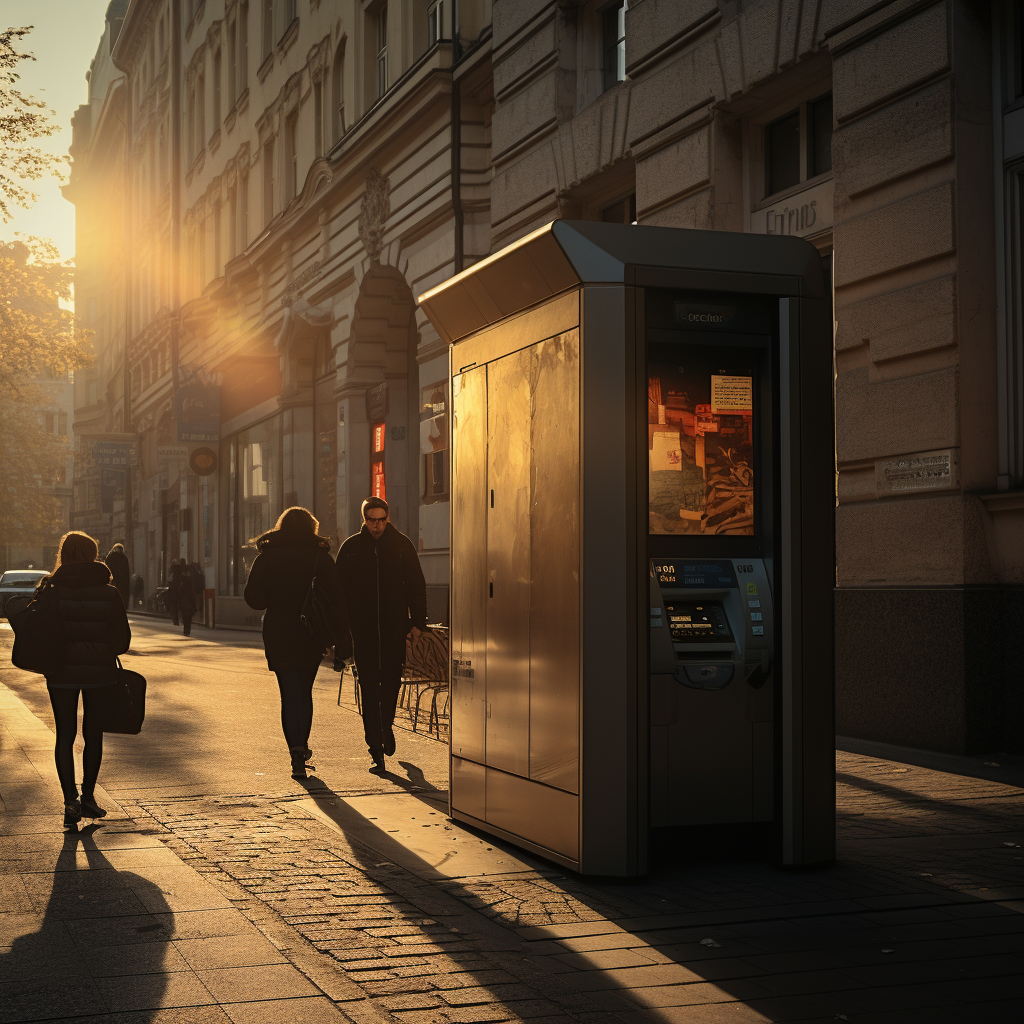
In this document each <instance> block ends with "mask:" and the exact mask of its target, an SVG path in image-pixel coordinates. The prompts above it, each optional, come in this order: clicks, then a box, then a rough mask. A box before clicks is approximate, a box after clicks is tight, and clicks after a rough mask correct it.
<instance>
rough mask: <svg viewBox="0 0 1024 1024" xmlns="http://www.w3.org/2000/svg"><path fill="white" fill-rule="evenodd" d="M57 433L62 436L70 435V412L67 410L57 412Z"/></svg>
mask: <svg viewBox="0 0 1024 1024" xmlns="http://www.w3.org/2000/svg"><path fill="white" fill-rule="evenodd" d="M57 433H58V434H60V436H61V437H67V436H68V414H67V413H66V412H59V413H57Z"/></svg>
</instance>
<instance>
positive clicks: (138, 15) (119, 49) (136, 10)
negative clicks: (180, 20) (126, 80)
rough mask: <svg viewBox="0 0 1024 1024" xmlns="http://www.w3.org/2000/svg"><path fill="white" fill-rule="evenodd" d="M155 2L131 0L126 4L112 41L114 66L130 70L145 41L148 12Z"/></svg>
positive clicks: (152, 0)
mask: <svg viewBox="0 0 1024 1024" xmlns="http://www.w3.org/2000/svg"><path fill="white" fill-rule="evenodd" d="M156 4H157V0H131V3H130V4H129V5H128V13H127V14H126V15H125V16H124V21H123V22H122V23H121V31H120V32H119V33H118V36H117V42H116V43H114V49H113V51H112V52H111V54H110V59H111V60H112V61H113V63H114V67H116V68H119V69H120V70H121V71H124V72H126V73H128V72H130V71H131V70H132V68H133V67H134V65H135V62H136V60H137V59H138V55H139V51H140V50H141V49H142V44H143V43H144V41H145V38H144V37H145V33H146V29H147V28H148V27H149V14H150V12H151V11H152V10H153V9H154V8H155V7H156Z"/></svg>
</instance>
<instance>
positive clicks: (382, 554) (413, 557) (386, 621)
mask: <svg viewBox="0 0 1024 1024" xmlns="http://www.w3.org/2000/svg"><path fill="white" fill-rule="evenodd" d="M337 565H338V577H339V579H340V580H341V585H342V589H343V590H344V591H345V601H346V605H347V607H348V614H349V621H350V623H351V627H352V639H353V640H354V641H355V648H356V661H357V662H358V661H360V660H361V659H365V658H367V657H368V656H369V657H373V656H374V654H376V655H377V661H378V664H379V665H381V666H383V665H384V664H385V662H393V661H394V660H395V659H397V660H398V661H399V663H401V662H402V661H404V660H405V637H406V635H407V634H408V632H409V630H410V629H411V628H412V627H413V626H415V627H416V628H417V629H426V625H427V584H426V581H425V580H424V579H423V570H422V569H421V568H420V559H419V555H417V553H416V548H414V547H413V544H412V541H411V540H409V538H408V537H406V536H405V534H404V533H401V532H400V531H399V530H396V529H395V527H394V526H392V525H391V523H388V525H387V526H385V527H384V533H383V534H382V535H381V538H380V540H379V541H376V540H374V539H373V534H371V533H370V531H369V530H368V529H367V527H366V525H365V523H364V524H363V527H362V529H361V530H360V531H359V533H357V534H354V535H353V536H351V537H349V539H348V540H347V541H345V543H344V544H342V545H341V550H340V551H339V552H338V563H337Z"/></svg>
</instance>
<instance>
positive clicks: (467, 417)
mask: <svg viewBox="0 0 1024 1024" xmlns="http://www.w3.org/2000/svg"><path fill="white" fill-rule="evenodd" d="M452 410H453V419H452V468H451V473H452V536H453V537H456V538H458V543H456V544H453V545H452V555H451V558H452V562H451V578H452V592H451V602H452V610H451V650H452V666H451V668H452V672H451V677H450V678H451V750H452V753H453V754H457V755H459V756H461V757H469V758H472V759H473V760H475V761H480V762H482V761H483V760H484V744H485V738H486V737H485V723H486V720H487V371H486V370H485V369H484V367H482V366H481V367H479V368H478V369H476V370H470V371H469V372H467V373H463V374H458V375H456V376H455V377H454V378H453V380H452Z"/></svg>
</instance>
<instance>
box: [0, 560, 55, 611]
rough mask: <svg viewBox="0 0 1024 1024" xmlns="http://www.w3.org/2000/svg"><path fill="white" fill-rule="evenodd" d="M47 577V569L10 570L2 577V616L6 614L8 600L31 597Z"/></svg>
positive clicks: (0, 589)
mask: <svg viewBox="0 0 1024 1024" xmlns="http://www.w3.org/2000/svg"><path fill="white" fill-rule="evenodd" d="M45 575H46V570H45V569H8V570H7V571H6V572H5V573H4V574H3V576H0V615H3V614H4V606H5V605H6V604H7V600H8V598H11V597H31V596H32V593H33V591H34V590H35V589H36V584H37V583H38V582H39V581H40V580H41V579H42V578H43V577H44V576H45Z"/></svg>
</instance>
